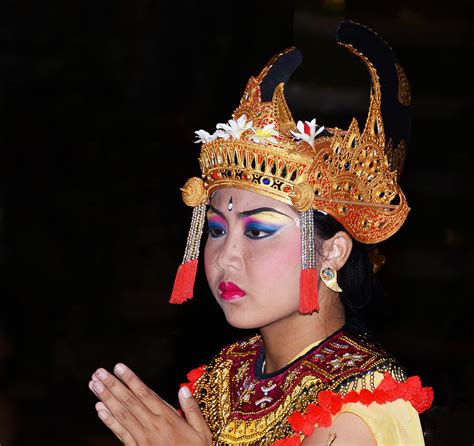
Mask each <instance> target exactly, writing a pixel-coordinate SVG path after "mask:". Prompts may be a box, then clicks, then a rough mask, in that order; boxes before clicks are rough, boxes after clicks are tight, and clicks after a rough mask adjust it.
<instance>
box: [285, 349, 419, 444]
mask: <svg viewBox="0 0 474 446" xmlns="http://www.w3.org/2000/svg"><path fill="white" fill-rule="evenodd" d="M321 342H322V340H319V341H316V342H314V343H312V344H311V345H309V346H308V347H306V348H305V349H303V350H302V351H301V352H300V353H298V354H297V355H296V356H295V357H294V358H293V359H292V360H291V361H290V363H291V362H293V361H294V360H295V359H297V358H299V357H301V356H303V355H304V354H305V353H307V352H308V351H309V350H311V349H312V348H313V347H315V346H316V345H318V344H320V343H321ZM382 379H383V373H379V372H375V374H374V381H373V383H374V385H375V387H377V386H378V385H379V384H380V382H381V381H382ZM362 388H363V386H362V383H359V385H358V386H357V387H356V389H354V390H356V391H357V392H359V391H360V390H362ZM365 388H367V389H370V382H369V379H368V378H367V379H366V382H365ZM351 390H352V389H351ZM343 412H350V413H353V414H355V415H357V416H358V417H360V418H361V419H362V420H363V421H364V422H365V424H367V426H369V429H370V431H371V432H372V435H373V436H374V438H375V441H376V442H377V445H379V446H424V444H425V441H424V438H423V431H422V429H421V424H420V417H419V416H418V412H417V411H416V410H415V409H414V408H413V406H412V405H411V404H410V403H409V402H408V401H405V400H401V399H400V400H396V401H393V402H390V403H385V404H377V403H372V404H370V405H369V406H366V405H364V404H361V403H348V404H344V405H343V406H342V409H341V412H340V413H343ZM303 438H304V436H302V438H301V440H303Z"/></svg>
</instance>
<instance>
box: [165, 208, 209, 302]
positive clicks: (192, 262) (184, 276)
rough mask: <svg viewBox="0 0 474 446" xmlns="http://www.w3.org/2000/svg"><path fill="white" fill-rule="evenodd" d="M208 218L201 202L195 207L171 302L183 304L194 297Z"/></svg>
mask: <svg viewBox="0 0 474 446" xmlns="http://www.w3.org/2000/svg"><path fill="white" fill-rule="evenodd" d="M205 219H206V205H205V204H201V205H199V206H196V207H195V208H194V209H193V216H192V220H191V227H190V228H189V233H188V239H187V242H186V249H185V251H184V257H183V261H182V263H181V265H179V268H178V271H177V273H176V277H175V280H174V286H173V292H172V293H171V298H170V303H172V304H182V303H183V302H185V301H186V300H188V299H192V297H193V290H194V282H195V280H196V272H197V266H198V257H199V246H200V244H201V237H202V231H203V228H204V222H205Z"/></svg>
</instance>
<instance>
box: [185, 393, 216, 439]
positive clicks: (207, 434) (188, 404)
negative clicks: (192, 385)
mask: <svg viewBox="0 0 474 446" xmlns="http://www.w3.org/2000/svg"><path fill="white" fill-rule="evenodd" d="M178 398H179V404H180V405H181V409H182V410H183V412H184V416H185V417H186V421H187V422H188V423H189V424H190V425H191V427H192V428H193V429H194V430H196V431H197V432H198V433H199V434H201V436H202V437H203V438H205V439H206V440H209V441H210V439H211V431H210V430H209V426H208V425H207V423H206V420H205V419H204V416H203V415H202V412H201V409H200V408H199V404H198V402H197V400H196V398H194V397H193V395H192V393H191V391H190V390H189V387H187V386H183V387H181V389H180V390H179V392H178Z"/></svg>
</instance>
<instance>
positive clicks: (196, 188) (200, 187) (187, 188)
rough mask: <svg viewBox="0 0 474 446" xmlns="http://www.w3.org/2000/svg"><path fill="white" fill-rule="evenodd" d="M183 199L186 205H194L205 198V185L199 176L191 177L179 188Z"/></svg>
mask: <svg viewBox="0 0 474 446" xmlns="http://www.w3.org/2000/svg"><path fill="white" fill-rule="evenodd" d="M181 191H182V196H183V201H184V203H185V204H186V205H187V206H191V207H196V206H199V205H200V204H204V203H205V202H206V200H207V193H206V187H205V186H204V182H203V181H202V180H201V178H198V177H192V178H190V179H189V180H188V181H186V183H185V185H184V186H183V187H182V188H181Z"/></svg>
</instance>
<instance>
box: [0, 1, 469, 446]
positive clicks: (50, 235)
mask: <svg viewBox="0 0 474 446" xmlns="http://www.w3.org/2000/svg"><path fill="white" fill-rule="evenodd" d="M385 3H386V4H385ZM472 13H473V10H472V4H471V3H470V2H467V0H466V1H465V2H451V3H449V4H445V2H428V1H423V0H420V1H418V0H417V1H410V2H408V1H406V2H401V1H395V2H384V3H383V4H382V2H375V1H370V0H367V1H358V2H344V1H342V0H326V1H322V0H319V1H314V2H311V1H297V2H296V3H293V2H290V1H281V2H275V1H274V2H268V1H265V2H255V3H253V2H245V1H244V2H232V3H230V2H229V3H211V2H197V1H189V2H186V3H180V2H171V1H169V0H166V1H161V2H159V1H154V0H136V1H133V2H132V1H130V0H121V1H116V2H106V1H103V2H87V1H78V0H76V1H69V2H59V1H56V2H54V1H51V2H32V1H30V2H27V1H13V0H4V1H3V2H2V4H1V6H0V38H1V47H0V73H1V74H0V105H1V111H2V119H1V121H0V148H1V149H0V151H1V159H0V161H1V163H0V169H1V177H0V181H1V195H0V199H1V214H0V217H1V225H0V227H1V245H0V246H1V270H0V274H1V283H2V294H1V296H0V443H1V445H2V446H8V445H15V446H17V445H21V446H23V445H30V444H48V445H50V444H54V445H61V446H66V445H68V446H69V445H71V446H76V445H81V446H82V445H85V446H95V445H109V444H110V445H113V444H118V443H117V440H115V439H114V438H113V436H112V435H111V434H110V433H109V432H108V430H107V429H106V428H105V427H104V426H103V425H102V424H101V422H100V421H99V420H98V418H97V417H96V414H95V409H94V402H95V398H93V396H92V395H91V394H90V391H89V389H88V388H87V383H88V381H89V379H90V375H91V373H92V372H93V371H94V370H95V369H96V368H97V367H99V366H102V367H106V368H109V369H110V368H111V367H112V366H113V365H114V364H115V363H116V362H118V361H122V362H124V363H126V364H128V365H129V366H131V367H132V368H133V369H134V370H135V371H136V372H137V373H138V374H139V375H140V376H141V377H142V378H143V379H144V380H145V381H146V382H147V383H148V384H149V385H150V386H151V387H152V388H153V389H155V390H156V391H157V392H158V393H160V395H162V396H163V397H164V398H166V399H167V400H169V401H170V402H171V403H173V404H176V400H177V399H176V392H177V389H178V386H179V383H181V382H184V381H185V380H186V379H185V374H186V372H187V371H188V370H190V369H192V368H194V367H196V366H198V365H200V364H201V363H205V362H206V361H207V360H209V358H210V357H211V356H212V355H213V354H214V353H216V351H217V350H218V349H219V348H220V347H222V346H223V345H225V344H226V343H228V342H230V341H233V340H235V339H237V338H238V337H240V336H242V332H238V331H237V330H234V329H232V328H230V327H229V326H228V325H227V324H226V323H225V320H224V318H223V317H222V315H221V313H220V311H219V310H218V309H217V306H216V305H215V304H214V303H213V299H212V298H211V296H210V293H209V291H208V289H207V284H206V283H205V279H204V275H203V271H202V266H201V267H200V271H199V277H198V281H197V283H196V293H195V294H196V296H197V297H196V298H195V300H194V301H193V302H190V303H187V304H185V305H183V306H179V307H176V306H171V305H169V304H168V303H167V300H168V298H169V294H170V291H171V287H172V283H173V280H174V273H175V270H176V267H177V265H178V264H179V262H180V261H181V258H182V254H183V249H184V245H185V240H186V235H187V230H188V227H189V221H190V210H189V208H187V207H186V206H184V204H182V202H181V198H180V191H179V187H181V186H182V184H183V183H184V181H185V180H186V179H187V178H189V177H190V176H194V175H198V174H199V172H198V163H197V154H198V146H197V145H194V144H193V142H192V141H193V140H194V134H193V132H194V130H197V129H200V128H202V129H206V130H208V131H212V130H213V129H214V128H215V124H216V123H218V122H225V121H227V120H228V119H230V115H231V112H232V110H233V109H234V108H235V107H236V105H237V104H238V101H239V100H240V95H241V93H242V91H243V88H244V87H245V84H246V82H247V79H248V77H249V76H250V75H252V74H257V73H258V72H259V70H260V68H261V67H262V66H263V64H264V63H266V61H267V60H268V59H269V58H270V56H272V55H273V54H274V53H276V52H278V51H280V50H281V49H283V48H286V47H288V46H290V45H292V44H296V46H298V47H299V48H300V49H301V50H302V51H303V53H304V56H305V61H304V63H303V65H302V66H301V67H300V69H299V70H298V71H297V72H296V73H295V75H294V76H293V79H292V81H290V84H289V86H288V89H287V97H288V102H289V105H290V108H291V109H292V111H293V114H294V117H295V119H312V118H313V117H314V116H316V117H317V120H318V123H322V124H325V125H328V126H330V127H332V126H339V127H344V126H346V127H347V125H348V124H349V122H350V119H351V117H352V116H356V117H358V118H359V120H360V121H359V122H361V123H362V122H364V121H363V119H364V117H365V112H366V107H367V104H368V87H369V79H368V76H367V73H366V70H365V67H364V66H363V65H362V64H361V63H360V62H359V61H358V60H357V59H356V58H354V56H352V55H350V54H349V53H347V51H346V50H344V49H340V48H338V47H337V46H336V44H335V42H334V31H335V28H336V25H337V22H338V21H339V20H340V19H341V18H343V17H345V18H349V19H353V20H356V21H359V22H361V23H363V24H365V25H367V26H369V27H371V28H373V29H374V30H376V31H377V32H378V33H379V34H380V35H381V36H383V37H384V38H385V39H386V40H387V41H388V42H389V43H390V44H391V46H392V47H393V49H394V50H395V52H396V54H397V56H398V58H399V60H400V62H401V64H402V66H403V67H404V69H405V71H406V74H407V76H408V79H409V80H410V82H411V86H412V97H413V112H414V119H413V135H412V140H411V143H410V146H409V149H408V155H407V161H406V164H405V170H404V173H403V175H402V178H401V185H402V187H403V189H404V191H405V194H406V195H407V197H408V201H409V205H410V207H411V208H412V211H411V212H410V215H409V217H408V219H407V222H406V224H405V225H404V226H403V228H402V229H401V230H400V231H399V232H398V233H397V234H396V235H395V236H394V237H392V238H391V239H390V240H388V241H387V242H385V243H384V244H382V245H381V246H380V251H381V252H382V253H383V254H384V255H386V256H387V263H386V265H385V266H384V267H383V268H382V269H381V271H380V272H379V274H380V276H381V279H382V281H383V283H384V284H385V289H386V291H387V298H386V299H385V300H384V301H380V302H373V304H372V307H371V310H370V312H369V313H368V315H367V319H368V320H367V322H368V323H369V325H370V326H371V327H373V329H374V331H375V332H376V333H377V334H378V336H379V338H380V339H381V340H382V342H383V343H384V344H385V346H386V347H387V349H389V350H390V351H392V353H394V354H395V355H397V356H398V357H400V359H401V360H402V362H403V363H404V364H405V365H406V367H407V371H408V372H409V374H417V375H420V376H421V378H422V380H423V382H424V384H425V385H430V386H433V387H434V390H435V401H434V407H433V409H432V410H431V411H430V412H429V413H427V414H426V415H424V416H423V425H424V429H425V432H426V435H427V439H426V441H427V444H433V445H445V444H446V445H448V444H472V442H473V441H474V435H473V428H472V416H473V413H472V405H473V401H474V398H473V393H474V387H473V380H472V376H473V374H474V361H473V359H472V353H473V349H472V334H471V331H472V330H471V326H472V317H471V305H470V301H471V299H472V294H473V293H472V287H473V274H472V267H473V254H472V242H473V240H472V231H471V227H470V222H471V218H470V217H469V215H468V214H469V211H470V208H471V207H472V203H471V200H472V192H473V188H472V174H471V166H472V161H473V157H472V155H471V153H472V137H471V136H470V135H471V133H470V132H471V130H472V90H471V78H472V71H471V69H470V68H469V67H468V61H469V60H470V59H472V37H473V35H472V30H473V28H472V18H473V14H472ZM292 85H293V86H292Z"/></svg>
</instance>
